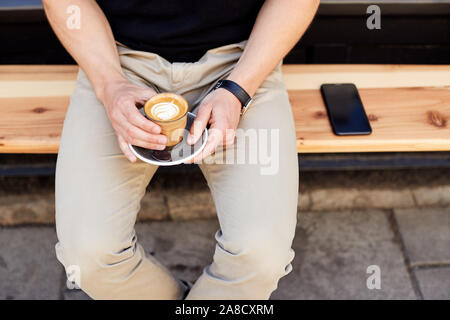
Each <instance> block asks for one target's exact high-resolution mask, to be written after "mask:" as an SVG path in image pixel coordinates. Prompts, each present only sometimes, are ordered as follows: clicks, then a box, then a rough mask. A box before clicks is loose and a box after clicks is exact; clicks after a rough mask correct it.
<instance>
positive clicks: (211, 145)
mask: <svg viewBox="0 0 450 320" xmlns="http://www.w3.org/2000/svg"><path fill="white" fill-rule="evenodd" d="M222 140H223V131H222V130H219V129H215V128H212V129H211V130H209V136H208V141H207V142H206V145H205V147H204V148H203V150H202V152H200V154H199V155H197V156H196V157H195V158H194V159H192V160H191V161H190V162H189V163H200V162H201V161H202V160H203V159H205V158H206V157H208V156H210V155H211V154H213V153H214V151H216V148H217V146H218V145H219V144H220V143H221V141H222Z"/></svg>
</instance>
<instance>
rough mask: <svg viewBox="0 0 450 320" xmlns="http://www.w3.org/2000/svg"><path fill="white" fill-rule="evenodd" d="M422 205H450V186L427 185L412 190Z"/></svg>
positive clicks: (418, 203)
mask: <svg viewBox="0 0 450 320" xmlns="http://www.w3.org/2000/svg"><path fill="white" fill-rule="evenodd" d="M412 192H413V194H414V197H415V198H416V202H417V205H418V206H420V207H431V206H435V207H446V206H450V186H449V185H441V186H425V187H420V188H415V189H413V190H412Z"/></svg>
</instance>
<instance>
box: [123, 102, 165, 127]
mask: <svg viewBox="0 0 450 320" xmlns="http://www.w3.org/2000/svg"><path fill="white" fill-rule="evenodd" d="M125 117H126V119H127V120H128V122H129V123H131V124H132V125H134V126H136V127H138V128H141V129H142V130H144V131H147V132H150V133H156V134H157V133H160V132H161V127H160V126H158V125H157V124H156V123H154V122H152V121H150V120H148V119H147V118H145V117H144V116H143V115H142V113H140V112H139V110H138V109H137V108H136V106H131V105H130V106H128V107H127V108H126V111H125Z"/></svg>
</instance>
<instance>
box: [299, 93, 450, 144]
mask: <svg viewBox="0 0 450 320" xmlns="http://www.w3.org/2000/svg"><path fill="white" fill-rule="evenodd" d="M359 92H360V96H361V99H362V101H363V104H364V106H365V110H366V113H367V115H368V117H369V120H370V124H371V126H372V131H373V132H372V134H371V135H366V136H347V137H345V136H336V135H334V134H333V131H332V128H331V125H330V123H329V120H328V117H327V113H326V109H325V105H324V103H323V100H322V96H321V95H320V92H319V91H318V90H301V91H291V92H290V100H291V104H292V107H293V113H294V118H295V128H296V134H297V148H298V151H299V152H300V153H322V152H374V151H385V152H387V151H449V150H450V87H444V88H384V89H361V90H359Z"/></svg>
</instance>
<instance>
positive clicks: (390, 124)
mask: <svg viewBox="0 0 450 320" xmlns="http://www.w3.org/2000/svg"><path fill="white" fill-rule="evenodd" d="M77 70H78V67H77V66H45V65H44V66H11V65H7V66H0V153H2V152H3V153H13V152H18V153H55V152H57V150H58V144H59V136H60V134H61V129H62V124H63V120H64V117H65V112H66V108H67V106H68V102H69V95H70V93H71V92H72V90H73V88H74V86H75V79H76V73H77ZM283 73H284V76H285V79H286V83H287V87H288V89H289V94H290V99H291V102H292V105H293V111H294V117H295V122H296V131H297V138H298V150H299V152H302V153H308V152H315V153H320V152H363V151H437V150H450V142H449V139H450V133H449V130H450V129H449V126H450V124H449V122H450V110H449V108H450V106H449V104H450V87H449V86H450V83H449V82H450V66H411V65H409V66H405V65H402V66H394V65H286V66H284V67H283ZM324 82H353V83H356V85H357V86H358V87H359V88H360V94H361V98H362V100H363V103H364V105H365V107H366V110H367V112H368V114H369V115H370V117H371V124H372V127H373V131H374V132H373V134H372V135H370V136H360V137H355V136H353V137H337V136H335V135H334V134H333V133H332V131H331V127H330V124H329V122H328V119H327V116H326V110H325V107H324V105H323V101H322V98H321V96H320V92H319V91H318V90H317V88H318V86H319V85H320V84H321V83H324ZM413 85H417V87H420V88H408V86H413ZM405 86H406V87H405ZM373 87H376V88H373Z"/></svg>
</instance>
